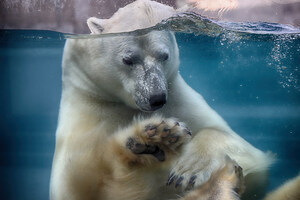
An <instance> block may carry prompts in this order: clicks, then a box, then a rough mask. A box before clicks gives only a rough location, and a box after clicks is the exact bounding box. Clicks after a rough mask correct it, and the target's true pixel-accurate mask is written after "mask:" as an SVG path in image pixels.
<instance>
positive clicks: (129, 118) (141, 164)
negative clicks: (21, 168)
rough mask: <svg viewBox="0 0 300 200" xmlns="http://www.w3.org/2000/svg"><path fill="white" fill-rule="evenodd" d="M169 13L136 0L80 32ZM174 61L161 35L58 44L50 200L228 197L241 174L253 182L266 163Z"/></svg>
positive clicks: (171, 45) (167, 38)
mask: <svg viewBox="0 0 300 200" xmlns="http://www.w3.org/2000/svg"><path fill="white" fill-rule="evenodd" d="M174 13H175V11H174V9H173V8H171V7H169V6H166V5H163V4H160V3H157V2H154V1H149V0H138V1H136V2H134V3H132V4H129V5H127V6H126V7H124V8H122V9H120V10H119V11H118V12H117V13H115V14H114V15H113V17H112V18H110V19H105V20H101V19H97V18H90V19H89V20H88V25H89V28H90V30H91V32H92V33H94V34H99V33H117V32H121V31H132V30H135V29H140V28H147V27H151V26H153V25H155V24H156V23H158V22H160V21H161V20H162V19H164V18H166V17H169V16H171V15H172V14H174ZM179 64H180V61H179V50H178V47H177V43H176V39H175V36H174V34H173V33H172V32H169V31H166V30H161V31H158V30H154V31H151V32H148V33H143V34H140V35H138V34H130V35H116V36H107V37H98V38H93V39H92V38H90V39H68V40H67V41H66V45H65V49H64V55H63V77H62V79H63V91H62V97H61V105H60V112H59V121H58V128H57V133H56V148H55V155H54V159H53V167H52V174H51V183H50V198H51V199H52V200H60V199H85V200H89V199H102V200H106V199H109V200H113V199H121V198H122V199H139V200H143V199H162V200H163V199H170V198H173V199H176V198H177V199H178V195H181V196H184V195H185V194H186V193H187V192H186V191H192V192H190V193H188V194H187V196H186V199H198V198H197V196H199V195H200V196H201V192H202V191H204V188H205V187H206V186H205V185H206V184H207V183H208V184H213V185H214V186H213V187H216V188H220V190H217V191H216V190H213V191H214V192H218V191H226V188H225V190H224V187H228V188H229V189H230V190H232V191H233V193H232V196H230V197H228V198H226V199H236V193H234V190H236V189H239V187H238V185H241V184H240V181H241V180H240V178H241V176H240V174H241V169H243V173H244V175H245V176H246V179H247V177H250V178H249V180H250V179H251V177H261V176H260V175H259V176H255V175H257V174H259V173H262V172H264V171H265V170H266V169H267V168H268V166H269V165H270V164H271V163H272V162H273V158H272V156H271V155H270V154H267V153H263V152H262V151H260V150H258V149H256V148H255V147H253V146H252V145H250V144H249V143H248V142H246V141H245V140H244V139H243V138H241V137H240V136H238V135H237V134H236V133H235V132H234V131H233V130H232V129H231V128H230V127H229V126H228V125H227V123H226V122H225V121H224V120H223V119H222V118H221V117H220V116H219V115H218V114H217V113H216V112H215V111H214V110H213V109H212V108H210V107H209V105H208V104H207V103H206V102H205V100H204V98H203V97H202V96H201V95H200V94H198V93H197V92H196V91H194V90H193V89H192V88H191V87H190V86H188V85H187V84H186V82H185V81H184V80H183V78H182V77H181V75H180V74H179V72H178V69H179ZM228 158H229V159H228ZM228 160H229V161H228ZM233 160H234V161H233ZM235 162H237V164H234V163H235ZM239 166H241V168H240V167H239ZM228 169H229V170H228ZM232 169H238V170H232ZM232 172H234V173H232ZM232 174H233V175H232ZM224 177H225V178H224ZM228 177H229V178H228ZM216 178H217V179H218V178H220V179H221V180H223V183H224V184H219V183H220V181H215V180H216ZM207 181H208V182H207ZM221 182H222V181H221ZM227 182H228V184H227ZM225 183H226V184H225ZM246 184H247V186H248V185H249V184H250V183H247V181H246ZM194 189H196V190H194ZM238 192H239V191H238ZM195 196H196V197H195ZM183 198H185V197H183ZM199 199H204V198H200V197H199ZM210 199H211V198H210Z"/></svg>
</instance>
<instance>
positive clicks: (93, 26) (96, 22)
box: [87, 17, 105, 34]
mask: <svg viewBox="0 0 300 200" xmlns="http://www.w3.org/2000/svg"><path fill="white" fill-rule="evenodd" d="M104 21H105V19H98V18H96V17H90V18H89V19H88V20H87V25H88V27H89V29H90V31H91V32H92V34H100V33H102V31H103V30H104V27H103V24H104Z"/></svg>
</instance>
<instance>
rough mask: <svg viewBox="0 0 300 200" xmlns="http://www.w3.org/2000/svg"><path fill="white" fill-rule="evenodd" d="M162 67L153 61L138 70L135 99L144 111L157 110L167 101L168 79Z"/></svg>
mask: <svg viewBox="0 0 300 200" xmlns="http://www.w3.org/2000/svg"><path fill="white" fill-rule="evenodd" d="M161 67H162V66H160V65H159V64H157V63H152V64H151V65H150V64H146V65H144V66H141V68H140V69H137V71H136V77H137V80H136V84H135V92H134V99H135V103H136V105H137V106H138V107H139V109H140V110H142V111H155V110H157V109H160V108H162V107H163V106H164V105H165V104H166V102H167V80H166V78H165V74H164V73H163V71H162V69H161Z"/></svg>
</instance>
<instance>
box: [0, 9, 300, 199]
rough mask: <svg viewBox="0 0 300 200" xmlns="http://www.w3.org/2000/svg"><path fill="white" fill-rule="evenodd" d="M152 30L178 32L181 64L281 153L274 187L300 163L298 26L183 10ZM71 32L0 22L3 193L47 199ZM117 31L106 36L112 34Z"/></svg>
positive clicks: (225, 113) (262, 142)
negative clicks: (205, 15) (20, 27)
mask: <svg viewBox="0 0 300 200" xmlns="http://www.w3.org/2000/svg"><path fill="white" fill-rule="evenodd" d="M153 29H160V30H161V29H168V30H174V31H178V32H177V33H176V38H177V42H178V46H179V48H180V59H181V67H180V73H181V74H182V76H183V77H184V79H185V80H186V81H187V82H188V83H189V84H190V85H191V86H192V87H193V88H194V89H196V90H197V91H198V92H199V93H201V94H202V95H203V96H204V97H205V99H206V100H207V102H208V103H209V104H210V105H211V106H212V107H213V108H214V109H215V110H216V111H217V112H218V113H220V115H221V116H222V117H224V118H225V120H226V121H227V122H228V123H229V124H230V126H231V127H232V128H233V129H234V130H235V131H236V132H237V133H239V134H240V135H241V136H242V137H244V138H245V139H246V140H247V141H249V142H250V143H251V144H253V145H254V146H256V147H258V148H259V149H261V150H263V151H267V150H270V151H272V152H274V153H276V154H277V158H278V161H277V162H276V163H275V164H274V165H273V166H272V167H271V170H270V185H269V190H271V189H274V188H275V187H277V186H279V185H280V184H281V183H283V182H284V181H285V180H287V179H289V178H292V177H294V176H296V175H297V174H298V173H299V171H300V156H299V152H300V146H299V142H300V82H299V78H300V72H299V67H300V35H299V30H297V29H296V28H293V27H290V26H285V25H280V24H272V23H221V22H214V21H212V20H209V19H206V18H199V16H197V15H195V14H192V13H185V14H182V15H179V16H177V17H175V18H173V19H170V20H166V21H164V22H162V23H161V24H159V25H157V26H155V27H152V28H149V29H145V30H139V31H135V32H132V33H122V34H143V33H145V32H148V31H151V30H153ZM65 36H67V37H77V38H85V37H91V36H84V35H64V34H62V33H57V32H50V31H20V30H19V31H17V30H10V31H8V30H1V31H0V63H1V67H0V76H1V79H0V94H1V98H0V111H1V113H2V114H1V115H0V134H1V140H0V156H1V159H0V177H1V187H0V188H1V191H0V193H1V195H2V197H5V198H1V199H24V200H25V199H29V200H34V199H37V200H40V199H48V195H49V191H48V188H49V179H50V170H51V162H52V156H53V152H54V146H55V129H56V125H57V117H58V110H59V101H60V95H61V59H62V53H63V46H64V42H65ZM111 36H112V35H109V37H111Z"/></svg>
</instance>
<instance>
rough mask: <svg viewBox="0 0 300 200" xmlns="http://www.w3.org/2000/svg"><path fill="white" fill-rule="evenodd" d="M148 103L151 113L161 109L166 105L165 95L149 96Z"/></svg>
mask: <svg viewBox="0 0 300 200" xmlns="http://www.w3.org/2000/svg"><path fill="white" fill-rule="evenodd" d="M149 103H150V106H151V110H153V111H154V110H157V109H159V108H161V107H163V105H165V104H166V103H167V98H166V94H165V93H162V94H155V95H152V96H150V100H149Z"/></svg>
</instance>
